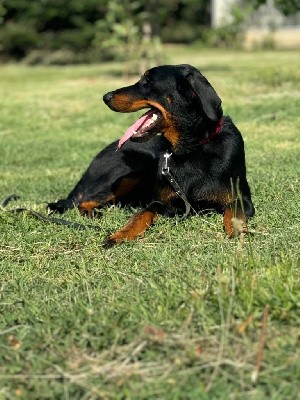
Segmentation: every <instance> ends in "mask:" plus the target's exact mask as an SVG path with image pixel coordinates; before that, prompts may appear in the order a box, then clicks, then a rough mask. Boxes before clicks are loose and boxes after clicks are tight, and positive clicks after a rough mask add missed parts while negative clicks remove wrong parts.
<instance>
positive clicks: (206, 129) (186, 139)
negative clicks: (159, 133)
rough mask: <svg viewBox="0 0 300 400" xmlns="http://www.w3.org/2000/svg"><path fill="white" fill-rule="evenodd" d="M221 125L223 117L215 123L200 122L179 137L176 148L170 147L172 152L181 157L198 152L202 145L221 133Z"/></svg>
mask: <svg viewBox="0 0 300 400" xmlns="http://www.w3.org/2000/svg"><path fill="white" fill-rule="evenodd" d="M223 124H224V118H223V117H221V118H220V120H219V121H218V122H217V123H211V122H210V123H208V121H204V120H201V121H200V122H199V123H198V124H195V125H194V126H193V129H189V130H186V132H185V133H182V134H181V135H179V137H180V139H179V142H178V144H177V145H176V147H173V146H172V152H173V153H174V154H176V155H178V156H183V155H187V154H191V153H193V152H195V151H199V149H200V147H202V145H204V144H207V143H209V142H210V141H211V140H212V139H213V137H215V136H216V135H217V134H218V133H219V132H220V131H221V129H222V127H223Z"/></svg>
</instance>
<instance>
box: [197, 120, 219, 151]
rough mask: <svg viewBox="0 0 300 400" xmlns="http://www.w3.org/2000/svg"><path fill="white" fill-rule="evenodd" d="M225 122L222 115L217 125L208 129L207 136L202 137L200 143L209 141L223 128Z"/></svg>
mask: <svg viewBox="0 0 300 400" xmlns="http://www.w3.org/2000/svg"><path fill="white" fill-rule="evenodd" d="M223 123H224V118H223V117H222V118H221V119H220V120H219V122H218V124H217V126H216V127H214V128H213V129H211V130H207V132H206V134H205V137H204V138H203V139H201V140H200V142H199V143H200V144H206V143H208V142H209V141H210V140H211V139H212V138H213V137H214V136H216V135H217V134H218V133H219V132H220V130H221V129H222V126H223Z"/></svg>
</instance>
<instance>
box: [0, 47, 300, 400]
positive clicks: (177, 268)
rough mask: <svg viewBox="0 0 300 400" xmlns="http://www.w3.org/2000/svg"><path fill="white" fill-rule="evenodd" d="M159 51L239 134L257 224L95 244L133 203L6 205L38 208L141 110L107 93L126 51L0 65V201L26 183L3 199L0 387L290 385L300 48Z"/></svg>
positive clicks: (71, 391) (176, 390)
mask: <svg viewBox="0 0 300 400" xmlns="http://www.w3.org/2000/svg"><path fill="white" fill-rule="evenodd" d="M165 54H166V55H165V56H166V61H167V62H168V63H190V64H193V65H195V66H197V67H198V68H199V69H200V70H201V71H202V72H203V73H204V75H205V76H206V77H207V78H208V79H209V81H210V82H211V83H212V85H213V86H214V87H215V89H216V91H217V92H218V93H219V95H220V97H221V98H222V99H223V109H224V112H225V114H230V115H231V117H232V118H233V120H234V122H235V123H236V124H237V126H238V127H239V129H240V130H241V132H242V133H243V137H244V140H245V147H246V159H247V169H248V181H249V184H250V186H251V189H252V195H253V201H254V204H255V207H256V212H257V214H256V216H255V218H254V219H253V220H251V221H250V222H249V230H250V232H251V234H249V235H248V236H246V237H243V238H240V239H233V240H230V239H228V238H226V236H225V235H224V233H223V230H222V222H221V221H222V217H221V216H220V215H211V216H205V217H198V216H192V217H190V218H187V219H186V220H183V221H182V220H180V219H179V218H178V219H176V218H175V219H168V218H163V217H161V218H160V219H159V220H158V222H157V224H156V225H155V226H153V227H152V228H150V229H149V231H148V232H147V234H146V235H145V237H144V238H141V239H139V240H137V241H135V242H128V243H124V244H122V245H120V246H116V247H114V248H112V249H110V250H103V248H102V247H101V243H102V241H103V240H104V238H105V236H106V235H107V233H109V232H112V231H114V230H116V229H117V228H119V227H121V226H122V224H124V223H125V222H126V221H127V219H128V218H129V216H130V215H131V214H132V210H130V209H120V208H118V207H111V208H107V209H105V210H104V211H103V215H102V218H101V219H99V220H95V221H92V223H93V224H94V225H97V226H99V227H100V230H99V231H94V230H85V231H78V230H75V229H72V228H66V227H62V226H57V225H52V224H47V223H44V222H42V221H39V220H36V219H35V218H33V217H32V216H30V215H28V214H26V213H24V214H18V215H15V214H11V213H8V212H6V210H7V209H9V208H11V207H15V206H26V207H30V208H32V209H34V210H36V211H39V212H45V204H46V202H48V201H54V200H56V199H58V198H61V197H64V196H65V195H66V194H67V193H68V192H69V191H70V189H72V187H73V186H74V184H75V183H76V182H77V180H78V179H79V177H80V176H81V174H82V173H83V171H84V169H85V168H86V167H87V165H88V164H89V162H90V161H91V159H92V157H93V156H94V155H95V154H96V153H97V152H98V151H99V150H100V149H101V148H103V147H104V146H105V145H106V144H108V143H109V142H111V141H112V140H114V139H116V138H118V137H120V136H121V135H122V134H123V132H124V130H125V129H126V128H127V127H128V126H129V125H130V124H131V123H132V122H133V121H134V120H135V119H136V115H134V114H117V113H114V112H112V111H111V110H109V109H108V108H107V107H106V106H105V105H104V103H103V102H102V96H103V94H104V93H105V92H106V91H108V90H112V89H115V88H118V87H120V86H123V85H126V84H128V82H129V81H130V82H132V79H130V80H126V79H125V78H124V77H123V75H122V65H121V64H102V65H91V66H70V67H26V66H23V65H2V66H0V98H1V101H0V115H1V118H0V141H1V146H0V160H1V161H0V162H1V169H0V177H1V179H0V200H1V199H2V198H4V197H6V196H7V195H9V194H11V193H17V194H18V195H20V196H21V198H20V199H19V200H18V201H16V202H13V203H10V204H9V205H8V206H7V207H6V208H5V209H0V225H1V243H0V272H1V291H0V310H1V313H0V399H1V400H2V399H17V398H18V399H30V400H33V399H39V400H40V399H72V400H73V399H78V400H79V399H80V400H81V399H85V400H87V399H133V400H139V399H170V400H171V399H172V400H173V399H196V400H199V399H200V400H202V399H207V400H210V399H220V400H221V399H222V400H223V399H255V400H262V399H274V400H275V399H276V400H278V399H284V400H289V399H290V400H295V399H296V398H298V397H297V396H298V395H299V391H300V387H299V382H300V361H299V334H300V328H299V326H300V325H299V322H300V315H299V306H300V296H299V294H300V290H299V287H300V285H299V275H300V274H299V267H300V262H299V260H300V257H299V243H300V220H299V212H300V204H299V190H300V185H299V177H300V157H299V150H300V140H299V131H300V117H299V109H300V83H299V82H300V70H299V61H300V57H299V53H296V52H288V51H286V52H279V51H277V52H276V51H274V52H273V51H268V52H254V53H250V52H249V53H247V52H227V51H209V50H202V49H196V48H183V47H176V48H167V49H166V51H165ZM134 79H136V78H134ZM66 218H67V219H68V220H70V221H77V222H81V223H85V220H84V219H83V218H82V217H81V216H80V215H79V213H78V212H77V211H76V210H72V211H70V212H68V213H67V214H66ZM260 359H261V364H260Z"/></svg>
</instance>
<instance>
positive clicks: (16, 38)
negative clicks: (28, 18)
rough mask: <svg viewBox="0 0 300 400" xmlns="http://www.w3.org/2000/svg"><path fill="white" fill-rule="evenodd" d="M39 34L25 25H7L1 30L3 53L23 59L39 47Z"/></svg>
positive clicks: (0, 43) (0, 40)
mask: <svg viewBox="0 0 300 400" xmlns="http://www.w3.org/2000/svg"><path fill="white" fill-rule="evenodd" d="M38 41H39V36H38V33H37V32H36V31H35V30H34V29H33V28H32V27H30V26H27V25H25V24H23V23H12V22H10V23H7V24H5V25H4V26H2V27H1V28H0V46H1V53H3V54H6V55H8V56H11V57H14V58H17V59H21V58H22V57H24V56H25V54H26V53H27V52H28V51H29V50H30V49H31V48H34V47H36V46H37V45H38Z"/></svg>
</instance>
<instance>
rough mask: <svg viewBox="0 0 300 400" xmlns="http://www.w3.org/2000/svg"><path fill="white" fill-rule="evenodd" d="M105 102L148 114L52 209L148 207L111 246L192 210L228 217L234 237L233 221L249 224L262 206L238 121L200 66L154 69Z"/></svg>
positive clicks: (87, 210) (88, 212) (117, 108)
mask: <svg viewBox="0 0 300 400" xmlns="http://www.w3.org/2000/svg"><path fill="white" fill-rule="evenodd" d="M103 100H104V102H105V103H106V104H107V105H108V107H110V108H111V109H112V110H113V111H118V112H126V113H127V112H133V111H138V110H141V109H148V111H147V112H146V113H145V114H143V115H142V117H140V118H139V119H138V120H137V121H136V122H135V123H134V124H133V125H132V126H131V127H130V128H128V130H127V131H126V133H125V134H124V135H123V137H122V138H121V139H120V141H119V142H114V143H112V144H110V145H109V146H107V147H106V148H105V149H104V150H102V151H101V152H100V153H99V154H98V155H97V156H96V157H95V158H94V160H93V161H92V163H91V164H90V166H89V168H88V169H87V171H86V172H85V174H84V175H83V176H82V178H81V180H80V181H79V182H78V184H77V185H76V186H75V188H74V189H73V190H72V191H71V193H70V194H69V195H68V197H67V198H66V199H64V200H59V201H57V202H56V203H50V204H49V205H48V207H49V209H50V210H52V211H56V212H59V213H63V212H64V211H66V210H67V209H69V208H72V207H78V208H79V210H80V212H81V213H83V214H86V215H87V216H89V217H91V216H92V215H93V214H94V211H95V209H98V208H101V207H103V206H105V205H107V204H111V203H120V204H123V205H126V204H131V205H132V204H134V205H141V206H142V207H143V208H142V210H140V211H138V212H137V213H136V214H134V215H133V217H132V218H131V219H130V221H129V222H128V223H127V224H126V225H125V226H124V227H123V228H122V229H120V230H119V231H117V232H116V233H114V234H112V235H110V236H109V237H108V238H107V239H106V241H105V246H107V247H109V246H111V245H113V244H116V243H120V242H123V241H124V240H132V239H135V238H137V237H138V236H141V235H143V234H144V232H145V231H146V229H147V228H148V227H149V226H150V225H152V224H153V223H154V222H155V220H156V219H157V217H158V215H159V214H162V215H167V216H175V215H176V214H179V215H180V214H181V215H182V214H185V213H186V208H187V207H189V208H190V207H191V209H192V210H193V211H195V210H196V211H197V212H201V211H203V210H208V209H209V210H211V209H213V210H215V211H217V212H221V213H223V215H224V217H223V223H224V228H225V231H226V233H227V234H228V235H229V236H232V235H233V233H234V228H233V224H232V221H233V217H236V218H237V219H238V220H241V222H242V223H241V225H240V226H245V222H246V219H247V218H248V217H252V216H253V215H254V207H253V204H252V201H251V194H250V189H249V185H248V183H247V179H246V166H245V153H244V142H243V139H242V136H241V134H240V132H239V130H238V129H237V128H236V126H235V125H234V124H233V122H232V121H231V119H230V117H228V116H226V117H223V112H222V108H221V100H220V98H219V96H218V95H217V93H216V92H215V90H214V89H213V87H212V86H211V85H210V83H209V82H208V81H207V79H206V78H205V77H204V76H203V75H202V74H201V73H200V72H199V71H198V70H197V69H196V68H194V67H192V66H190V65H185V64H184V65H164V66H159V67H155V68H152V69H150V70H149V71H147V72H145V74H144V75H143V76H142V77H141V79H140V80H139V81H138V82H137V83H135V84H134V85H131V86H127V87H124V88H121V89H117V90H115V91H113V92H109V93H107V94H106V95H104V97H103ZM159 134H160V135H159ZM117 148H118V150H117ZM116 150H117V151H116ZM167 158H168V161H167V164H166V159H167ZM164 169H165V170H166V169H168V171H169V172H170V175H171V178H173V179H174V181H175V185H174V184H172V182H170V179H167V177H166V176H165V175H164V174H163V172H162V171H163V170H164ZM178 188H180V190H179V189H178ZM180 192H181V193H182V195H180Z"/></svg>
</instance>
